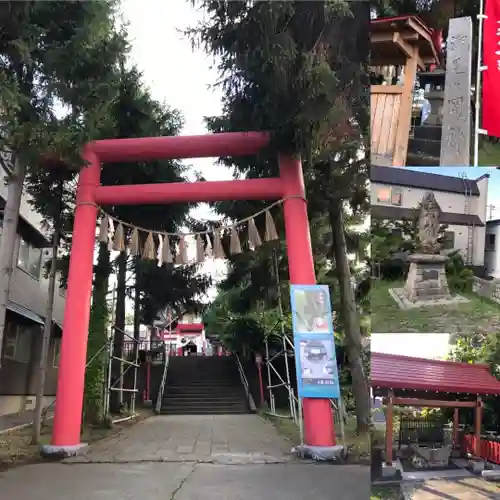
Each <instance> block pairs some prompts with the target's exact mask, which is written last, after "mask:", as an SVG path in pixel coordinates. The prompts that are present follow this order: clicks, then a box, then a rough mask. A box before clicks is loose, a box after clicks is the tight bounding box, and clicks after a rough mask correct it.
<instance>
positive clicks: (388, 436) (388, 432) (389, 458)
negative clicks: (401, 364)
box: [385, 391, 394, 465]
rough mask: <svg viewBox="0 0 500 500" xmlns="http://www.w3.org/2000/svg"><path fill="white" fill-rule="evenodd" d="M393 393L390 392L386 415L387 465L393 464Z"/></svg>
mask: <svg viewBox="0 0 500 500" xmlns="http://www.w3.org/2000/svg"><path fill="white" fill-rule="evenodd" d="M393 408H394V406H393V394H392V391H391V392H390V393H389V398H388V400H387V412H386V415H385V453H386V463H387V465H392V421H393Z"/></svg>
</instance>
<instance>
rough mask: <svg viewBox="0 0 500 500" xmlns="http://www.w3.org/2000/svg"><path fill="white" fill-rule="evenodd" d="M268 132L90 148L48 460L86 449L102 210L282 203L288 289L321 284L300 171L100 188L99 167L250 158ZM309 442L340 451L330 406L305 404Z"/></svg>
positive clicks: (292, 162) (292, 166)
mask: <svg viewBox="0 0 500 500" xmlns="http://www.w3.org/2000/svg"><path fill="white" fill-rule="evenodd" d="M269 141H270V135H269V134H268V133H264V132H233V133H220V134H212V135H202V136H185V137H147V138H137V139H107V140H101V141H95V142H92V143H89V144H87V145H86V146H85V147H84V148H83V152H82V158H83V160H84V161H85V162H86V164H87V165H86V166H84V167H82V169H81V171H80V175H79V181H78V188H77V195H76V208H75V222H74V228H73V243H72V247H71V257H70V268H69V276H68V289H67V295H66V305H65V311H64V322H63V335H62V342H61V351H60V361H59V373H58V382H57V395H56V408H55V416H54V425H53V432H52V441H51V445H50V446H46V447H44V453H46V454H57V455H74V454H76V453H77V452H78V451H79V450H80V449H81V448H82V447H83V446H85V445H84V444H82V443H81V442H80V430H81V420H82V407H83V390H84V378H85V363H86V355H87V340H88V327H89V316H90V303H91V296H92V274H93V258H94V247H95V234H96V224H97V215H98V211H99V209H98V206H99V205H141V204H160V203H165V204H172V203H188V202H212V201H222V200H256V199H263V200H264V199H265V200H277V199H284V202H283V209H284V221H285V231H286V242H287V255H288V263H289V272H290V282H291V283H293V284H299V285H309V284H315V283H316V277H315V273H314V262H313V257H312V251H311V239H310V234H309V220H308V216H307V204H306V200H305V189H304V179H303V174H302V165H301V162H300V159H299V158H293V157H291V156H286V155H280V156H279V160H278V161H279V168H280V176H279V177H277V178H268V179H243V180H231V181H210V182H191V183H166V184H143V185H133V186H130V185H126V186H101V185H100V178H101V163H113V162H133V161H147V160H154V159H175V158H179V159H180V158H209V157H227V156H248V155H253V154H256V153H258V152H259V151H260V150H262V149H263V148H265V147H266V146H268V144H269ZM303 414H304V438H305V444H306V446H309V447H314V448H323V449H325V450H327V449H328V448H332V447H334V446H335V430H334V424H333V414H332V408H331V405H330V401H329V400H327V399H305V400H304V413H303Z"/></svg>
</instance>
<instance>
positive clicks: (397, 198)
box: [391, 188, 403, 207]
mask: <svg viewBox="0 0 500 500" xmlns="http://www.w3.org/2000/svg"><path fill="white" fill-rule="evenodd" d="M402 203H403V190H402V189H401V188H392V189H391V205H397V206H398V207H400V206H401V205H402Z"/></svg>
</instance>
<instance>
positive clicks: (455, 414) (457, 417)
mask: <svg viewBox="0 0 500 500" xmlns="http://www.w3.org/2000/svg"><path fill="white" fill-rule="evenodd" d="M458 412H459V409H458V408H455V409H454V410H453V448H457V447H458V423H459V422H460V415H459V413H458Z"/></svg>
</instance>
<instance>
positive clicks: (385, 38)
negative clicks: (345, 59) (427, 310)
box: [370, 16, 441, 69]
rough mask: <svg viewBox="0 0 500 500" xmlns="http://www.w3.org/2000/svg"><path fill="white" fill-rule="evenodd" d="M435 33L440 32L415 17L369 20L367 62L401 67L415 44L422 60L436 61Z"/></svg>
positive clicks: (438, 59) (437, 61) (437, 37)
mask: <svg viewBox="0 0 500 500" xmlns="http://www.w3.org/2000/svg"><path fill="white" fill-rule="evenodd" d="M438 34H439V32H437V31H435V30H432V29H431V28H429V27H428V26H427V25H426V24H425V23H424V22H423V21H422V20H421V19H420V18H419V17H418V16H398V17H384V18H378V19H372V20H371V21H370V54H371V55H370V64H371V66H390V65H394V66H403V65H404V64H405V63H406V61H407V59H408V58H409V54H408V49H410V50H411V49H412V48H413V47H418V49H419V57H420V60H421V63H424V64H426V65H430V64H439V62H440V60H441V47H440V46H438V45H439V41H438V39H439V36H438ZM420 66H422V64H420ZM421 69H424V68H421Z"/></svg>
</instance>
